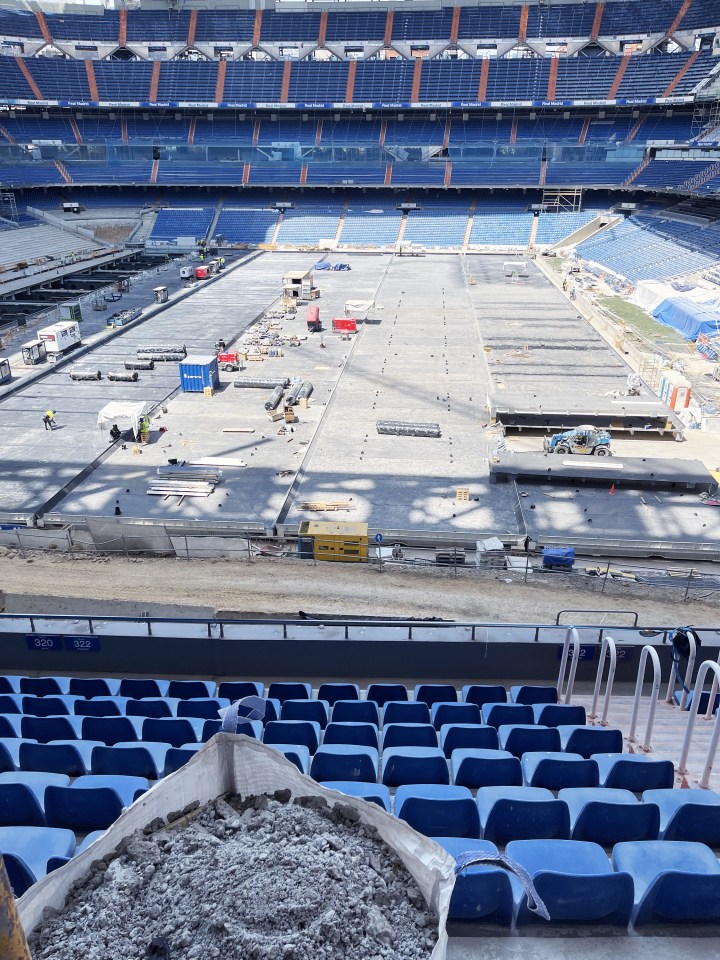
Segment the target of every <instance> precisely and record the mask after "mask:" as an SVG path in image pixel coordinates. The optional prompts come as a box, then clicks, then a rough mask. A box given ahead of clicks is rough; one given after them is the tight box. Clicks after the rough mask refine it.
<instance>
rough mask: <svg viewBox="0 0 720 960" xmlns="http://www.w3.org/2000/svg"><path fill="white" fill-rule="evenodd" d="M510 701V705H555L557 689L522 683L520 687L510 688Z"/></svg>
mask: <svg viewBox="0 0 720 960" xmlns="http://www.w3.org/2000/svg"><path fill="white" fill-rule="evenodd" d="M510 700H511V702H512V703H529V704H531V705H534V704H538V703H557V702H558V695H557V688H556V687H548V686H544V687H542V686H533V685H531V684H527V683H524V684H521V685H520V686H516V687H510Z"/></svg>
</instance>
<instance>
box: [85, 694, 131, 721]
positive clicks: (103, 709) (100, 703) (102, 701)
mask: <svg viewBox="0 0 720 960" xmlns="http://www.w3.org/2000/svg"><path fill="white" fill-rule="evenodd" d="M127 703H128V700H127V699H126V698H125V697H97V698H96V699H95V700H82V699H80V700H76V701H75V716H76V717H122V716H124V715H125V706H126V704H127Z"/></svg>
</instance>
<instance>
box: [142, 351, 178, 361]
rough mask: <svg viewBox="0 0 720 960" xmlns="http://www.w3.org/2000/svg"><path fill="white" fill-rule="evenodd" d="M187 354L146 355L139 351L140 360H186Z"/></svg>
mask: <svg viewBox="0 0 720 960" xmlns="http://www.w3.org/2000/svg"><path fill="white" fill-rule="evenodd" d="M186 356H187V354H185V353H145V352H143V351H142V350H138V354H137V357H138V360H155V361H158V360H184V359H185V357H186Z"/></svg>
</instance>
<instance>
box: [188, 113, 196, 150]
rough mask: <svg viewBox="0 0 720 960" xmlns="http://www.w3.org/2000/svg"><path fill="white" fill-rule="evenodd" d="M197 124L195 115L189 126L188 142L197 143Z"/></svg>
mask: <svg viewBox="0 0 720 960" xmlns="http://www.w3.org/2000/svg"><path fill="white" fill-rule="evenodd" d="M196 126H197V117H193V118H192V120H191V121H190V127H189V128H188V143H189V144H193V143H195V127H196Z"/></svg>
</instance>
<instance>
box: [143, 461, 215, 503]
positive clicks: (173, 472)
mask: <svg viewBox="0 0 720 960" xmlns="http://www.w3.org/2000/svg"><path fill="white" fill-rule="evenodd" d="M221 479H222V470H216V469H213V468H212V467H203V466H194V467H193V466H187V465H185V466H183V465H180V466H172V467H158V470H157V478H153V479H152V480H150V481H149V483H148V489H147V492H148V495H149V496H155V497H159V496H171V497H172V496H174V497H209V496H210V494H211V493H212V492H213V491H214V489H215V487H216V486H217V485H218V483H220V480H221Z"/></svg>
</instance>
